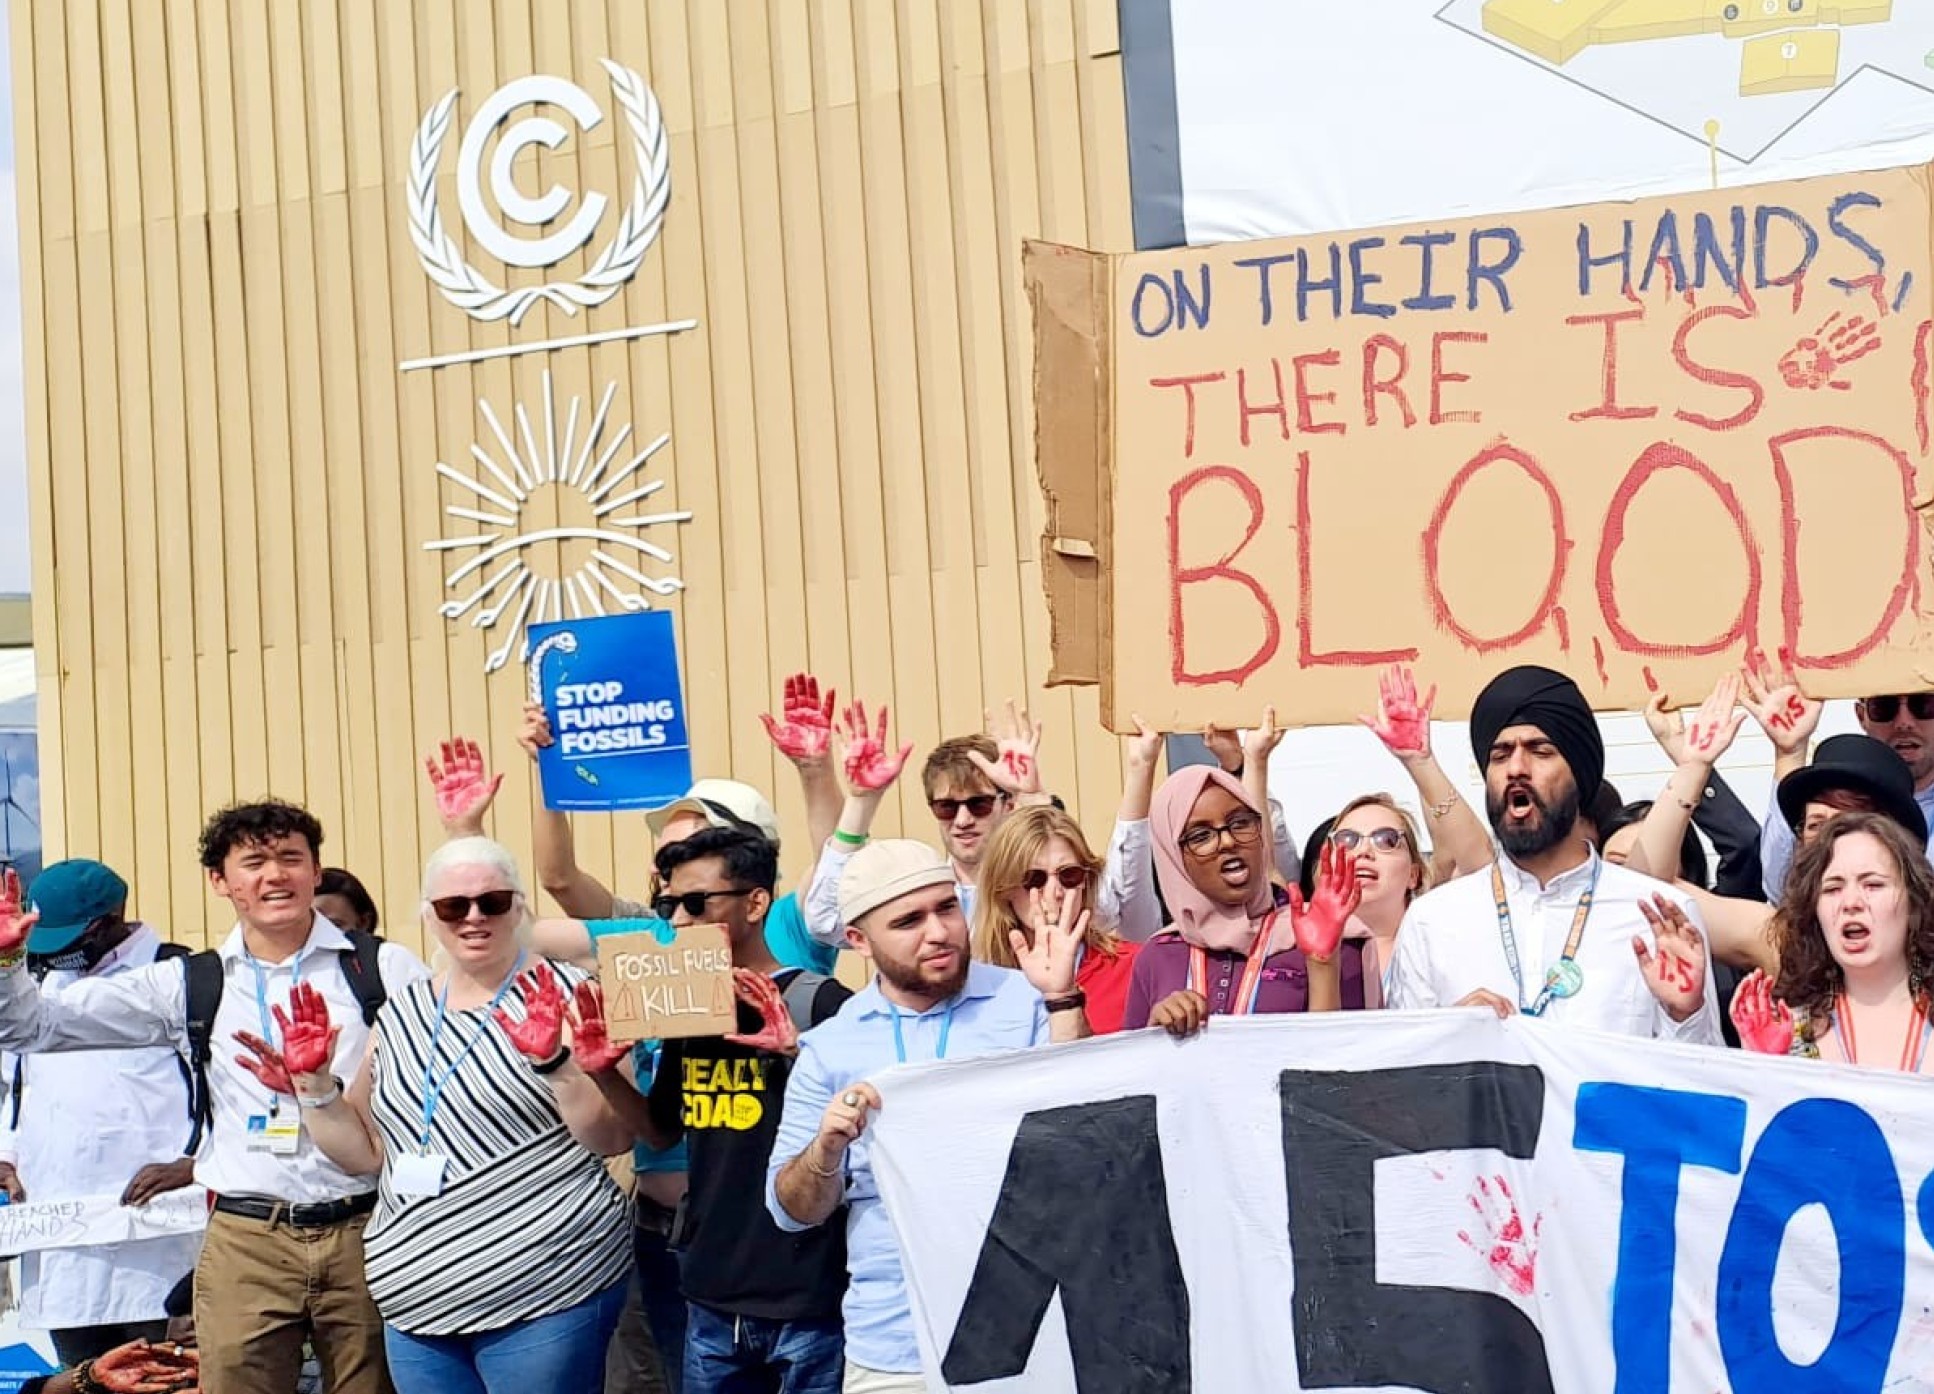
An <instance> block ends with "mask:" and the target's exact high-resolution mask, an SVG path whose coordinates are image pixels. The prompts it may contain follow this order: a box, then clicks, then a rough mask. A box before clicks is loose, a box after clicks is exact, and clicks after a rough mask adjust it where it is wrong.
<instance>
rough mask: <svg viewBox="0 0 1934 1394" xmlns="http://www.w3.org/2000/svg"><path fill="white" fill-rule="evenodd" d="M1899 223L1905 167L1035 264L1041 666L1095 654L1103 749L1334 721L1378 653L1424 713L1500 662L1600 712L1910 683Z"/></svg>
mask: <svg viewBox="0 0 1934 1394" xmlns="http://www.w3.org/2000/svg"><path fill="white" fill-rule="evenodd" d="M1931 227H1934V217H1930V204H1929V194H1928V178H1927V171H1926V170H1925V169H1921V168H1915V169H1906V170H1894V171H1885V172H1879V173H1873V174H1864V175H1850V176H1836V177H1831V178H1824V179H1819V180H1807V181H1801V182H1796V183H1788V184H1780V185H1769V186H1761V187H1757V188H1744V189H1735V190H1725V191H1721V192H1717V193H1706V194H1695V195H1686V196H1681V197H1676V198H1670V199H1655V200H1647V201H1644V202H1640V203H1632V204H1615V205H1604V206H1598V207H1589V208H1578V209H1565V210H1555V211H1547V212H1542V213H1536V214H1528V215H1520V216H1515V217H1498V218H1490V219H1471V220H1463V221H1454V222H1444V223H1439V224H1432V225H1429V226H1426V227H1416V228H1399V229H1389V230H1383V231H1376V232H1363V233H1344V234H1338V235H1335V236H1323V237H1310V238H1296V239H1284V240H1278V241H1267V242H1255V243H1246V244H1233V245H1228V246H1222V247H1211V248H1197V249H1185V250H1180V251H1173V252H1160V253H1145V254H1136V255H1128V256H1114V257H1109V256H1102V255H1099V254H1085V256H1084V254H1081V253H1078V252H1075V251H1073V250H1071V249H1066V248H1042V247H1035V248H1031V249H1030V255H1029V258H1028V269H1029V274H1030V291H1031V293H1032V294H1033V296H1034V300H1035V306H1036V314H1037V343H1038V348H1037V354H1038V357H1037V364H1036V409H1037V414H1038V419H1039V421H1040V423H1041V424H1040V435H1039V441H1038V444H1039V446H1040V451H1041V457H1040V460H1039V467H1040V471H1041V476H1042V481H1043V487H1044V489H1045V491H1046V493H1047V496H1048V500H1049V510H1048V514H1049V518H1050V527H1049V537H1048V539H1047V543H1046V548H1045V550H1044V562H1045V563H1046V565H1045V567H1044V571H1045V574H1046V576H1047V586H1048V591H1049V603H1050V605H1051V607H1052V608H1053V609H1054V612H1055V616H1056V619H1055V626H1054V643H1055V665H1054V667H1055V673H1056V676H1057V678H1059V679H1060V680H1062V681H1079V680H1085V678H1084V676H1083V675H1085V674H1086V673H1087V672H1089V671H1090V670H1093V669H1098V677H1099V681H1100V682H1101V684H1102V688H1103V714H1104V718H1105V719H1106V720H1108V721H1109V723H1110V724H1111V725H1112V726H1114V727H1115V728H1116V729H1118V730H1119V729H1123V728H1125V727H1127V726H1129V724H1130V723H1129V714H1130V713H1131V712H1139V713H1140V714H1141V715H1143V716H1144V717H1146V718H1148V719H1149V720H1150V721H1152V722H1155V723H1157V724H1158V725H1160V726H1161V727H1163V728H1164V729H1168V730H1186V729H1195V728H1199V727H1201V726H1202V725H1203V724H1205V723H1206V722H1209V721H1211V720H1215V721H1223V722H1253V721H1254V720H1255V718H1256V716H1257V714H1258V712H1259V711H1260V709H1261V707H1262V705H1263V704H1264V703H1265V702H1273V703H1275V704H1276V705H1277V707H1278V711H1279V715H1280V716H1281V717H1282V719H1283V720H1285V721H1288V722H1292V723H1316V722H1325V721H1342V720H1348V719H1350V718H1352V717H1353V716H1354V715H1355V714H1357V713H1358V712H1363V711H1367V710H1370V709H1371V707H1372V706H1373V703H1374V694H1375V676H1374V675H1375V671H1376V670H1377V669H1378V668H1379V667H1380V666H1382V665H1383V664H1385V663H1388V662H1392V661H1407V662H1412V663H1415V664H1416V665H1417V667H1418V670H1419V673H1420V676H1421V678H1422V679H1423V680H1424V681H1425V682H1435V683H1437V684H1438V685H1439V686H1440V698H1439V703H1438V715H1440V716H1445V717H1455V716H1461V715H1463V714H1465V713H1466V712H1468V710H1469V706H1470V702H1471V700H1472V698H1473V697H1474V696H1475V695H1476V693H1477V691H1478V689H1479V688H1480V687H1481V686H1482V685H1483V684H1484V683H1485V682H1486V681H1487V680H1488V679H1489V678H1490V677H1491V676H1492V675H1493V674H1495V673H1497V672H1498V671H1500V670H1501V669H1503V668H1505V667H1508V666H1510V665H1511V664H1514V663H1520V662H1537V663H1545V664H1549V665H1551V666H1553V667H1557V668H1561V669H1563V670H1565V671H1567V672H1569V673H1571V674H1572V675H1573V676H1574V677H1576V678H1577V679H1578V680H1579V682H1580V684H1581V685H1582V686H1583V687H1584V689H1585V692H1586V694H1587V696H1588V697H1590V698H1591V699H1592V701H1593V702H1594V703H1595V704H1596V705H1598V706H1600V707H1601V708H1634V707H1637V706H1640V705H1642V704H1643V703H1644V701H1645V700H1646V698H1647V696H1648V694H1649V692H1650V691H1651V690H1652V689H1653V688H1654V687H1655V686H1663V687H1664V688H1666V690H1668V691H1670V692H1672V693H1674V694H1675V695H1678V696H1683V697H1685V698H1687V699H1688V700H1690V699H1694V698H1696V697H1697V696H1698V695H1700V693H1701V691H1702V690H1703V688H1704V687H1705V686H1706V685H1708V684H1709V683H1710V682H1711V680H1712V679H1713V677H1714V676H1716V675H1717V673H1718V672H1719V671H1721V670H1722V669H1723V668H1725V667H1728V666H1732V665H1736V664H1738V663H1739V662H1740V661H1741V660H1742V659H1743V658H1744V656H1745V655H1746V653H1747V652H1748V650H1749V649H1754V648H1757V649H1759V650H1762V651H1764V652H1765V653H1767V654H1768V655H1773V656H1777V655H1779V654H1780V653H1781V652H1782V651H1790V652H1791V654H1792V656H1793V659H1794V661H1795V663H1796V664H1797V666H1798V671H1799V672H1800V675H1801V680H1802V682H1803V684H1804V685H1805V686H1806V687H1807V688H1808V690H1809V691H1812V692H1815V693H1818V694H1820V695H1824V696H1858V695H1862V694H1864V693H1879V692H1892V691H1907V690H1918V689H1924V688H1928V687H1934V661H1930V655H1929V654H1928V653H1927V648H1928V642H1929V637H1930V636H1929V633H1928V628H1927V614H1926V611H1925V606H1926V604H1927V600H1926V596H1925V591H1926V586H1925V582H1926V580H1927V577H1928V566H1929V561H1928V557H1929V546H1928V539H1927V537H1926V536H1925V527H1924V524H1923V521H1922V519H1921V517H1920V515H1919V514H1918V513H1917V512H1916V504H1917V503H1918V502H1919V501H1921V500H1923V499H1925V498H1926V491H1925V486H1924V484H1923V482H1922V478H1921V469H1922V466H1923V464H1924V462H1925V460H1926V459H1927V454H1928V432H1929V417H1928V401H1929V352H1930V340H1934V321H1930V319H1929V313H1930V311H1929V306H1930V304H1931V303H1934V301H1931V300H1930V292H1934V269H1931V268H1930V250H1929V241H1930V228H1931ZM1084 262H1085V266H1086V280H1087V282H1088V283H1089V284H1090V285H1092V286H1093V287H1095V292H1094V293H1095V294H1096V295H1098V296H1105V297H1106V301H1105V305H1104V304H1099V303H1098V304H1097V305H1096V306H1095V307H1094V311H1095V312H1094V314H1092V315H1084V314H1083V313H1082V312H1081V310H1080V309H1079V307H1077V306H1073V305H1071V304H1069V303H1068V302H1069V295H1070V293H1071V287H1072V286H1074V285H1075V284H1076V283H1077V281H1078V280H1080V279H1081V276H1080V275H1079V274H1078V272H1077V268H1079V267H1080V266H1081V265H1082V264H1083V263H1084ZM1104 311H1105V313H1104ZM1050 312H1051V320H1050ZM1043 321H1049V322H1043ZM1084 326H1086V328H1084ZM1097 326H1099V327H1097ZM1104 409H1105V415H1106V418H1107V424H1106V426H1105V427H1103V426H1098V425H1091V426H1090V427H1089V428H1088V430H1087V432H1086V433H1085V435H1084V434H1083V432H1082V431H1081V430H1080V429H1078V427H1077V425H1076V424H1075V423H1078V422H1079V420H1080V419H1081V416H1082V413H1083V412H1084V411H1085V412H1086V413H1087V414H1088V417H1089V419H1090V421H1091V422H1092V421H1094V419H1095V417H1096V415H1097V414H1098V413H1104ZM1098 449H1101V450H1102V453H1100V454H1099V455H1098V454H1097V450H1098ZM1088 500H1093V501H1094V502H1093V503H1089V502H1087V501H1088ZM1076 501H1080V502H1079V503H1078V504H1077V502H1076ZM1071 538H1072V539H1076V540H1079V541H1081V542H1083V543H1086V544H1087V545H1088V546H1089V547H1090V548H1091V549H1092V550H1093V552H1094V555H1095V562H1094V564H1093V565H1092V566H1090V567H1089V568H1088V570H1087V571H1086V572H1083V571H1082V570H1081V569H1080V568H1078V567H1076V566H1073V565H1071V564H1066V563H1061V564H1059V565H1057V561H1056V558H1057V557H1065V556H1066V555H1067V553H1068V550H1069V549H1068V546H1067V542H1068V541H1069V540H1070V539H1071ZM1057 539H1058V541H1057ZM1064 616H1066V617H1068V619H1067V622H1064V618H1063V617H1064ZM1091 616H1092V618H1090V617H1091ZM1117 634H1118V635H1122V636H1124V637H1125V639H1126V642H1123V643H1112V642H1108V640H1107V636H1111V635H1117ZM1098 638H1099V639H1100V641H1101V642H1099V643H1098V642H1097V640H1098Z"/></svg>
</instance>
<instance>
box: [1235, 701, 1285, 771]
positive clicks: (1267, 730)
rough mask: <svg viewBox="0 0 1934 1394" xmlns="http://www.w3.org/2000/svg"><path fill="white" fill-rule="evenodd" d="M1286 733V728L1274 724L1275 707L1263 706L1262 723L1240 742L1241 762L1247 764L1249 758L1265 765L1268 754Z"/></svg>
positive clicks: (1280, 742)
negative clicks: (1241, 750) (1241, 749)
mask: <svg viewBox="0 0 1934 1394" xmlns="http://www.w3.org/2000/svg"><path fill="white" fill-rule="evenodd" d="M1288 734H1289V732H1288V730H1287V729H1285V728H1284V727H1281V726H1278V725H1277V724H1276V709H1275V708H1274V707H1273V706H1271V707H1264V708H1263V709H1262V724H1261V725H1260V726H1258V727H1257V728H1256V729H1255V730H1253V731H1251V732H1250V733H1249V738H1248V739H1247V740H1245V741H1244V742H1243V743H1242V748H1243V757H1242V758H1243V764H1245V765H1247V764H1248V763H1249V761H1251V760H1260V761H1262V762H1263V764H1265V765H1267V764H1268V763H1269V757H1270V755H1271V754H1272V753H1273V752H1274V751H1275V749H1276V747H1277V746H1279V745H1281V744H1282V743H1283V737H1284V736H1287V735H1288Z"/></svg>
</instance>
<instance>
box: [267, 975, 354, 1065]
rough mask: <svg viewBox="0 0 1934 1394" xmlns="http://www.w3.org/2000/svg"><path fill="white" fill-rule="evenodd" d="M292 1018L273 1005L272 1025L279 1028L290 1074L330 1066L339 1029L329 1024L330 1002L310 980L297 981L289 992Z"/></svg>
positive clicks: (285, 1061) (283, 1054)
mask: <svg viewBox="0 0 1934 1394" xmlns="http://www.w3.org/2000/svg"><path fill="white" fill-rule="evenodd" d="M289 1010H290V1011H291V1012H292V1013H294V1016H293V1018H291V1017H288V1016H284V1015H283V1014H282V1008H281V1007H279V1006H278V1007H277V1008H275V1024H276V1025H277V1026H279V1027H281V1028H282V1061H283V1063H284V1064H285V1065H287V1066H288V1067H289V1073H290V1074H291V1075H312V1074H316V1073H318V1072H320V1071H323V1070H327V1069H328V1068H329V1062H330V1061H331V1060H333V1059H334V1058H335V1055H336V1036H337V1035H338V1034H339V1032H340V1030H341V1028H340V1027H335V1026H331V1025H330V1024H329V1004H328V1003H327V1002H325V1001H323V1000H322V994H321V993H320V992H317V991H316V989H315V985H314V984H312V983H297V984H296V985H295V988H294V990H293V991H291V992H290V993H289Z"/></svg>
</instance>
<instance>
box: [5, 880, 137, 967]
mask: <svg viewBox="0 0 1934 1394" xmlns="http://www.w3.org/2000/svg"><path fill="white" fill-rule="evenodd" d="M127 903H128V883H127V882H126V881H123V880H122V879H121V878H120V877H119V876H116V875H115V874H114V872H113V871H111V870H109V869H108V868H107V867H105V866H103V865H101V863H99V862H96V861H90V860H88V859H87V858H86V857H75V858H73V859H72V860H69V861H64V862H55V863H54V864H53V865H52V866H50V867H45V868H43V869H42V870H41V873H40V875H38V876H36V877H34V883H33V885H31V886H29V887H28V888H27V906H28V908H29V909H30V910H35V911H38V912H39V914H40V922H39V923H38V924H36V925H35V926H34V928H33V933H31V934H29V935H28V936H27V952H28V953H30V954H57V953H59V952H60V951H61V950H62V949H65V948H66V947H68V945H70V944H72V943H73V942H74V941H75V940H76V939H78V938H80V937H81V935H83V934H85V933H86V932H87V927H88V926H89V925H91V924H93V923H94V921H96V920H98V919H100V918H101V916H103V915H107V914H112V913H113V912H114V911H116V910H119V909H120V908H121V907H122V906H124V905H126V904H127Z"/></svg>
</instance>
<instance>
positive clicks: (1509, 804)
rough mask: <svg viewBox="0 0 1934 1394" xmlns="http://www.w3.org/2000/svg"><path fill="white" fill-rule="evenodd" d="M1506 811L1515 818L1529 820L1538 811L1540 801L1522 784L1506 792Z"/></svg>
mask: <svg viewBox="0 0 1934 1394" xmlns="http://www.w3.org/2000/svg"><path fill="white" fill-rule="evenodd" d="M1504 811H1505V812H1506V813H1507V814H1509V815H1510V816H1511V817H1513V818H1529V817H1530V816H1531V815H1532V814H1534V813H1536V812H1537V811H1538V801H1537V800H1536V799H1534V798H1532V797H1531V791H1530V790H1529V789H1527V788H1525V787H1524V786H1523V785H1522V784H1520V785H1516V786H1514V787H1513V788H1511V789H1508V790H1506V791H1505V795H1504Z"/></svg>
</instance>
